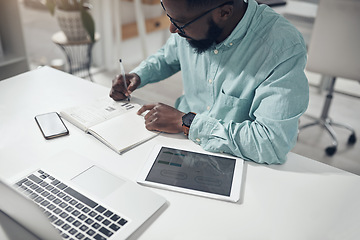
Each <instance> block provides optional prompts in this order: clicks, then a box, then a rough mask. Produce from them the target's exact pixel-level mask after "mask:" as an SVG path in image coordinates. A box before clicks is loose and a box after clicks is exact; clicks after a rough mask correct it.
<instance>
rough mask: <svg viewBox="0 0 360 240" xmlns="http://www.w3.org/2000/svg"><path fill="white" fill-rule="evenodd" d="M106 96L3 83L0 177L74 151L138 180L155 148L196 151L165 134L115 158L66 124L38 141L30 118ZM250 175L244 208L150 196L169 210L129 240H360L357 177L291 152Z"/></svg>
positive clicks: (254, 167)
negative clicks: (63, 132)
mask: <svg viewBox="0 0 360 240" xmlns="http://www.w3.org/2000/svg"><path fill="white" fill-rule="evenodd" d="M108 92H109V89H107V88H105V87H102V86H99V85H96V84H93V83H90V82H89V81H86V80H82V79H79V78H76V77H74V76H71V75H69V74H66V73H63V72H60V71H57V70H54V69H51V68H49V67H43V68H41V69H37V70H35V71H32V72H28V73H25V74H22V75H19V76H16V77H13V78H10V79H7V80H4V81H1V82H0V136H1V138H0V177H1V178H7V177H10V176H12V175H14V174H16V173H18V172H19V171H22V170H25V169H26V168H27V167H28V166H29V165H31V164H33V163H34V162H36V161H40V160H46V159H49V158H50V157H51V156H54V155H56V154H58V153H59V152H62V151H73V152H76V153H78V154H80V155H83V156H85V157H87V158H88V159H90V160H93V161H95V162H97V163H98V164H99V165H100V166H102V167H104V168H107V169H111V171H113V172H118V173H119V175H120V176H124V177H126V178H129V179H131V180H133V181H135V179H136V177H137V175H138V173H139V171H140V169H141V167H142V164H143V163H144V161H145V158H146V156H147V155H148V153H149V152H150V150H151V149H152V146H153V145H154V144H157V143H165V142H166V144H174V145H178V146H184V145H186V146H189V147H194V148H195V149H196V148H197V147H198V146H197V145H195V144H194V143H192V142H190V141H189V140H187V139H186V138H185V137H184V136H182V134H176V135H170V134H169V135H167V134H164V135H162V136H159V137H156V138H155V139H153V140H151V141H149V142H147V143H145V144H143V145H141V146H139V147H137V148H135V149H133V150H131V151H129V152H127V153H125V154H124V155H118V154H116V153H115V152H113V151H112V150H111V149H109V148H108V147H106V146H105V145H104V144H102V143H100V142H99V141H98V140H96V139H95V138H94V137H92V136H90V135H87V134H85V133H84V132H82V131H81V130H79V129H77V128H76V127H74V126H72V125H71V124H70V123H68V122H66V124H67V126H68V128H69V130H70V135H69V136H66V137H61V138H58V139H53V140H50V141H48V140H45V139H44V138H43V137H42V135H41V133H40V131H39V129H38V127H37V125H36V124H35V121H34V116H35V115H37V114H40V113H46V112H50V111H60V110H61V109H63V108H65V107H69V106H74V105H78V104H82V103H85V102H87V101H90V100H92V99H96V98H99V97H102V96H105V95H108ZM50 159H51V158H50ZM49 161H51V160H49ZM247 168H248V169H247V170H248V171H247V178H246V187H245V191H244V200H243V202H242V203H236V204H234V203H228V202H223V201H217V200H212V199H206V198H201V197H196V196H190V195H185V194H180V193H175V192H170V191H165V190H159V189H153V190H154V191H155V192H157V193H158V194H161V195H163V196H164V197H165V198H166V199H167V200H168V203H167V206H166V207H164V208H162V209H161V210H160V212H158V213H157V214H155V216H153V217H152V218H151V219H150V220H149V221H148V222H147V223H146V224H145V225H143V226H142V227H141V228H140V229H139V230H138V231H137V232H136V233H135V234H134V235H133V236H132V238H131V239H146V240H148V239H156V240H158V239H166V240H169V239H179V240H180V239H181V240H183V239H186V240H188V239H196V240H199V239H206V240H209V239H216V240H219V239H221V240H223V239H276V240H279V239H285V240H289V239H291V240H294V239H301V240H304V239H306V240H309V239H314V240H315V239H316V240H318V239H322V240H324V239H341V240H345V239H358V238H359V236H360V227H359V219H360V177H359V176H356V175H353V174H350V173H347V172H344V171H342V170H339V169H335V168H332V167H330V166H327V165H324V164H321V163H318V162H316V161H313V160H311V159H308V158H305V157H301V156H299V155H296V154H293V153H290V154H289V156H288V160H287V162H286V163H285V164H284V165H281V166H266V165H258V164H255V163H249V164H248V165H247ZM0 195H1V193H0Z"/></svg>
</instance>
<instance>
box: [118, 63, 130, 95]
mask: <svg viewBox="0 0 360 240" xmlns="http://www.w3.org/2000/svg"><path fill="white" fill-rule="evenodd" d="M119 62H120V72H121V75H122V76H123V81H124V86H125V88H126V91H127V89H128V86H127V83H126V77H125V69H124V65H123V63H122V61H121V58H120V59H119ZM127 100H128V101H130V96H128V97H127Z"/></svg>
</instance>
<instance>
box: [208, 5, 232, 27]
mask: <svg viewBox="0 0 360 240" xmlns="http://www.w3.org/2000/svg"><path fill="white" fill-rule="evenodd" d="M233 14H234V5H232V4H227V5H224V6H222V7H219V8H218V9H216V11H214V12H213V15H214V16H213V20H214V22H215V23H217V24H223V23H224V22H227V21H228V20H229V19H230V18H231V17H232V16H233Z"/></svg>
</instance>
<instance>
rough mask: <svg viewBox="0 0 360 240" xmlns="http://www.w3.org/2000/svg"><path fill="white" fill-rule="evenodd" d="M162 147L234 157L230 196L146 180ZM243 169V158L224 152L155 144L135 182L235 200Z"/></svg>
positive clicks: (225, 199)
mask: <svg viewBox="0 0 360 240" xmlns="http://www.w3.org/2000/svg"><path fill="white" fill-rule="evenodd" d="M162 147H167V148H173V149H177V150H182V151H188V152H195V153H201V154H206V155H213V156H220V157H223V158H230V159H235V168H234V174H233V179H232V184H231V190H230V196H225V195H220V194H214V193H208V192H203V191H199V190H193V189H187V188H183V187H176V186H171V185H166V184H162V183H155V182H150V181H147V180H146V178H147V176H148V174H149V172H150V170H151V168H152V166H153V164H154V161H155V160H156V158H157V156H158V154H159V152H160V150H161V148H162ZM244 169H245V168H244V160H243V159H240V158H237V157H233V156H227V155H224V154H214V153H210V152H206V151H194V150H192V149H186V148H178V147H173V146H166V145H156V146H155V147H154V148H153V150H152V151H151V153H150V155H149V156H148V158H147V160H146V162H145V164H144V167H143V168H142V170H141V172H140V174H139V176H138V179H137V182H138V183H139V184H143V185H146V186H150V187H155V188H160V189H166V190H172V191H176V192H181V193H187V194H192V195H197V196H202V197H208V198H214V199H218V200H224V201H230V202H237V201H239V199H240V193H241V186H242V181H243V176H244V172H243V171H244Z"/></svg>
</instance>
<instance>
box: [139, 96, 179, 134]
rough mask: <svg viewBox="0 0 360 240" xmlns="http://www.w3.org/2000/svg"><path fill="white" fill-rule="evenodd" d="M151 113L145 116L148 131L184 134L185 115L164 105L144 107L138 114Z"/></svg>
mask: <svg viewBox="0 0 360 240" xmlns="http://www.w3.org/2000/svg"><path fill="white" fill-rule="evenodd" d="M145 111H149V112H148V113H147V114H146V115H145V126H146V129H147V130H150V131H159V132H166V133H179V132H182V116H184V114H185V113H183V112H180V111H179V110H177V109H175V108H173V107H170V106H168V105H166V104H163V103H157V104H147V105H144V106H142V107H141V108H140V109H139V111H138V112H137V114H139V115H140V114H142V113H144V112H145Z"/></svg>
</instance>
